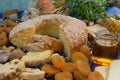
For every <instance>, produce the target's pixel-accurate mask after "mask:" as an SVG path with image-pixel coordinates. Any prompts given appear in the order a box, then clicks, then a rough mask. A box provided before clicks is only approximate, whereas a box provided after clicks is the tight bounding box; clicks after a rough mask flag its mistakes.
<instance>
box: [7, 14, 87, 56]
mask: <svg viewBox="0 0 120 80" xmlns="http://www.w3.org/2000/svg"><path fill="white" fill-rule="evenodd" d="M34 34H41V35H49V36H53V37H55V38H59V39H60V40H61V41H62V42H63V45H64V53H66V54H67V56H68V58H70V54H71V51H74V50H76V49H77V48H78V47H80V46H81V45H82V44H85V43H86V41H87V37H88V30H87V26H86V24H85V23H84V22H83V21H81V20H78V19H76V18H73V17H70V16H65V15H59V14H51V15H42V16H39V17H36V18H33V19H30V20H27V21H25V22H22V23H20V24H18V25H17V26H16V27H14V28H13V29H12V30H11V32H10V34H9V39H10V41H11V42H12V43H13V44H14V45H15V46H17V47H22V46H23V45H24V44H27V43H30V42H33V39H32V38H31V36H33V35H34Z"/></svg>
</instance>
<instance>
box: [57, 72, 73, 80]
mask: <svg viewBox="0 0 120 80" xmlns="http://www.w3.org/2000/svg"><path fill="white" fill-rule="evenodd" d="M55 80H73V76H72V74H71V73H69V72H60V73H57V74H56V75H55Z"/></svg>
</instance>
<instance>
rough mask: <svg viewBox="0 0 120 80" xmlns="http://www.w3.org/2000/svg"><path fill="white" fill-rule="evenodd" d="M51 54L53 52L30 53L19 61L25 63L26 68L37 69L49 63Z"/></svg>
mask: <svg viewBox="0 0 120 80" xmlns="http://www.w3.org/2000/svg"><path fill="white" fill-rule="evenodd" d="M52 54H53V50H43V51H30V52H28V53H27V55H25V56H23V57H22V59H21V60H22V61H24V62H25V64H26V66H29V67H39V66H41V65H43V64H45V63H48V62H50V59H51V56H52Z"/></svg>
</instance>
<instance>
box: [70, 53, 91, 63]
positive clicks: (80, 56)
mask: <svg viewBox="0 0 120 80" xmlns="http://www.w3.org/2000/svg"><path fill="white" fill-rule="evenodd" d="M71 59H72V61H73V62H76V61H77V60H82V61H85V62H89V60H88V59H87V57H86V56H85V55H84V54H83V53H81V52H78V51H76V52H73V53H72V55H71Z"/></svg>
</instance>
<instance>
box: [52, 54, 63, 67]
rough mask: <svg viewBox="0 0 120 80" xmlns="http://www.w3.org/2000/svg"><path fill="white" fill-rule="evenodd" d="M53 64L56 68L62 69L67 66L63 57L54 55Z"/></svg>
mask: <svg viewBox="0 0 120 80" xmlns="http://www.w3.org/2000/svg"><path fill="white" fill-rule="evenodd" d="M52 63H53V65H54V66H55V67H56V68H59V69H60V68H62V67H64V65H65V59H64V57H63V56H60V55H54V56H53V57H52Z"/></svg>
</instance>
